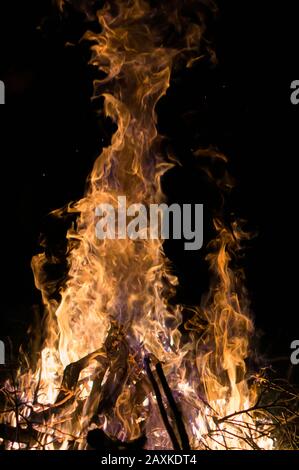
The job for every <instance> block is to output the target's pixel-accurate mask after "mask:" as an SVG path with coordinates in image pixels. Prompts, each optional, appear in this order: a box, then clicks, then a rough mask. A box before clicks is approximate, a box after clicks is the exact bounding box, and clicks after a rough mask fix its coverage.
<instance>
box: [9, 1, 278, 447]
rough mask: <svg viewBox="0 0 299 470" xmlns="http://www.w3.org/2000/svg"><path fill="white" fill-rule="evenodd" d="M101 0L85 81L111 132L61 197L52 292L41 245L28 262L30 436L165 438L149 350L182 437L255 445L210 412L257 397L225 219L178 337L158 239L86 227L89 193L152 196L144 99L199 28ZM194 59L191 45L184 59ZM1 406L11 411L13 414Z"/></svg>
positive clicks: (155, 187) (148, 106)
mask: <svg viewBox="0 0 299 470" xmlns="http://www.w3.org/2000/svg"><path fill="white" fill-rule="evenodd" d="M112 3H113V2H111V4H110V6H111V8H110V7H109V5H106V6H105V7H104V8H103V9H102V10H101V11H99V12H98V21H99V23H100V25H101V27H102V32H101V33H100V34H96V33H93V32H90V31H89V32H87V33H86V34H85V39H87V40H89V41H91V42H92V44H93V45H92V58H91V64H93V65H94V66H96V67H98V69H99V70H101V71H102V72H104V73H105V74H106V77H105V78H104V79H102V80H99V81H98V82H97V83H96V90H97V94H102V96H103V97H104V99H105V114H106V116H109V117H110V118H111V119H112V120H113V121H114V122H115V123H116V124H117V131H116V132H115V134H114V135H113V137H112V142H111V145H110V146H109V147H107V148H104V149H103V151H102V153H101V155H100V156H99V157H98V159H97V160H96V162H95V164H94V167H93V170H92V173H91V175H90V178H89V186H88V190H87V193H86V195H85V196H84V198H83V199H81V200H80V201H79V202H77V203H76V204H75V205H73V206H72V207H70V208H69V210H70V211H74V212H79V213H80V215H79V217H78V220H77V224H76V229H74V228H72V229H71V230H69V232H68V253H69V254H68V264H69V274H68V279H67V281H66V283H65V286H64V288H63V289H61V292H60V294H61V300H60V302H59V303H58V302H57V301H55V300H53V291H54V287H53V286H52V285H51V284H50V283H49V282H48V281H47V279H46V278H45V275H44V266H45V264H46V262H47V261H48V260H47V258H46V255H45V254H39V255H37V256H35V257H34V258H33V261H32V266H33V272H34V276H35V283H36V286H37V288H38V289H40V290H41V292H42V297H43V302H44V305H45V309H46V322H45V332H44V336H45V341H44V344H43V349H42V352H41V357H40V361H39V364H38V367H37V369H36V370H35V371H31V372H26V373H25V374H21V376H20V377H19V384H20V390H21V391H22V398H23V399H24V400H25V399H26V400H27V403H28V402H30V403H31V404H32V408H31V412H30V413H31V414H30V413H29V415H28V416H27V418H30V416H31V418H32V416H33V415H35V416H36V417H37V416H38V415H39V412H40V411H43V413H44V416H45V417H47V416H48V417H47V418H45V419H44V420H42V421H41V422H40V423H39V424H38V423H37V424H35V426H34V429H36V430H38V432H39V433H40V434H41V435H42V436H43V437H42V441H37V442H36V443H35V444H32V445H31V447H34V448H46V449H54V448H60V449H68V448H73V447H72V446H73V445H74V444H72V443H73V442H74V441H76V442H77V444H76V445H77V448H81V449H84V448H86V441H85V439H86V433H87V431H88V429H90V427H94V426H99V427H102V428H103V429H104V430H105V431H107V432H108V433H110V434H111V435H113V436H115V437H118V438H119V439H124V440H132V439H136V438H137V437H138V436H140V435H141V433H142V432H143V431H144V430H145V431H146V433H147V437H148V444H147V446H148V447H149V448H153V449H154V448H171V442H170V440H169V436H168V435H167V433H166V431H165V429H164V426H163V423H162V422H161V418H160V414H159V410H158V406H157V400H156V397H155V395H154V394H153V391H152V389H151V387H150V385H149V383H148V379H147V377H146V374H145V372H144V367H143V359H144V355H145V354H148V355H152V356H153V357H155V358H156V360H158V361H161V362H163V363H164V366H163V367H164V370H165V374H166V377H167V380H168V382H169V384H170V386H171V389H172V391H173V393H174V396H175V397H176V399H177V401H178V402H179V404H180V407H181V409H182V411H183V415H184V419H185V425H186V427H187V430H188V433H189V438H190V441H191V443H192V447H193V448H195V449H201V448H211V449H219V448H238V449H242V448H251V447H250V445H249V444H248V442H249V440H248V439H249V438H248V439H247V434H248V433H250V432H251V435H253V437H254V438H256V440H257V445H258V446H259V447H261V448H271V446H272V441H271V440H269V439H266V438H257V437H256V436H257V432H255V430H254V428H255V422H254V419H253V418H252V417H251V416H250V415H248V414H247V415H245V417H244V415H239V418H238V419H239V421H241V424H242V425H244V426H243V427H242V426H241V427H240V426H236V423H235V422H234V418H230V419H229V421H228V422H227V421H223V422H221V418H223V417H225V416H227V415H231V414H233V413H235V412H238V411H241V410H242V409H247V408H250V406H252V405H253V403H254V400H255V398H256V396H255V392H254V391H251V390H250V389H249V387H248V384H247V377H246V364H245V360H246V358H247V356H248V353H249V352H248V341H249V338H250V335H251V333H252V331H253V325H252V322H251V320H250V319H249V317H248V316H247V314H246V312H244V311H242V309H241V306H240V296H241V297H243V293H242V283H241V279H239V277H238V273H237V272H234V271H233V270H232V269H231V268H230V256H231V253H233V252H235V251H236V250H237V249H238V247H239V243H240V232H239V231H238V229H237V227H234V228H233V229H232V230H231V231H230V230H228V229H227V228H226V227H225V226H223V225H222V223H221V222H220V221H215V225H216V229H217V232H218V236H217V239H216V240H215V242H214V244H213V246H211V250H212V253H211V254H210V255H209V258H208V259H209V262H210V266H211V270H212V272H213V275H214V279H215V282H214V285H213V286H212V288H211V291H210V293H209V295H208V297H207V299H206V301H205V304H204V305H203V306H202V308H201V314H202V315H203V316H204V317H205V318H206V320H207V327H206V328H205V329H203V334H202V335H201V337H200V339H198V335H196V334H193V333H192V332H191V333H190V335H189V337H188V341H186V340H184V341H183V339H182V337H181V333H180V332H179V329H178V327H179V325H180V324H181V322H182V318H181V307H179V306H178V307H175V308H171V307H170V306H169V305H168V302H167V300H168V297H169V295H170V292H171V288H172V286H174V285H175V284H176V283H177V279H176V278H175V277H174V276H172V275H170V274H169V272H168V263H167V260H166V258H165V255H164V254H163V249H162V244H161V241H159V240H135V241H133V240H130V239H116V240H108V239H106V240H98V239H97V238H96V235H95V224H96V217H95V208H96V207H97V206H98V205H99V204H101V203H109V204H111V205H112V206H115V207H116V205H117V198H118V196H123V195H125V196H126V197H127V201H128V204H132V203H142V204H144V205H146V206H148V205H149V204H151V203H157V202H161V201H162V200H163V194H162V192H161V188H160V178H161V176H162V175H163V173H164V172H165V171H166V170H167V169H168V168H169V167H170V165H169V164H166V163H165V162H164V161H163V159H162V158H161V156H160V155H159V136H158V135H157V130H156V115H155V106H156V103H157V102H158V100H159V99H160V97H161V96H162V95H164V94H165V92H166V90H167V88H168V87H169V81H170V74H171V68H172V64H173V61H174V59H175V57H176V56H177V55H178V54H179V53H182V51H185V52H186V51H187V52H188V51H189V52H190V51H192V50H193V49H194V50H195V49H198V46H199V45H200V44H201V39H202V34H203V26H202V25H201V27H199V26H198V25H196V24H192V23H191V22H190V19H186V18H185V17H184V15H183V13H182V11H181V8H180V6H179V3H178V2H174V4H173V6H172V7H171V8H170V7H167V6H166V4H165V6H164V5H163V6H161V7H160V13H159V15H158V14H157V12H155V11H154V10H152V9H151V8H150V7H149V5H148V3H147V2H145V1H143V0H127V1H119V2H117V3H115V4H114V3H113V5H112ZM62 4H63V2H62V1H60V6H62ZM115 9H116V10H117V12H116V11H115ZM195 12H196V11H195ZM158 17H159V22H158V21H157V18H158ZM165 25H168V26H169V25H171V26H172V27H173V28H174V30H175V35H176V36H177V39H176V43H177V44H175V45H174V46H173V47H168V46H167V45H164V44H163V43H164V40H165V38H164V37H163V35H164V34H165V32H164V27H165ZM194 60H196V59H195V57H194V56H193V57H192V56H190V57H189V60H188V64H189V66H190V65H191V64H192V62H193V61H194ZM104 86H105V87H106V91H105V93H103V91H102V90H103V89H104ZM107 89H109V90H110V91H109V92H108V91H107ZM54 261H55V260H54ZM198 328H200V326H198ZM113 330H116V331H117V333H116V334H115V337H114V336H113V334H112V333H111V331H113ZM111 338H112V339H111ZM113 338H114V339H113ZM109 341H110V343H111V344H109V345H107V342H108V343H109ZM81 360H82V361H84V365H83V367H82V370H81V372H80V375H79V377H78V382H77V383H78V385H77V386H75V387H69V389H68V388H66V390H63V387H64V386H65V384H64V382H63V376H64V371H65V369H66V368H67V367H68V366H70V365H71V364H73V363H76V362H77V361H81ZM122 373H123V375H121V378H120V376H119V375H118V374H122ZM64 380H66V378H65V377H64ZM122 381H123V382H122ZM105 386H106V387H108V386H110V387H111V389H113V387H119V389H118V390H117V396H116V398H115V403H114V405H113V406H112V407H111V409H110V410H109V411H107V410H106V411H105V412H103V413H102V414H101V413H100V415H97V409H98V406H99V403H100V401H101V400H102V399H103V396H102V394H103V392H102V389H104V388H105ZM61 387H62V389H61ZM34 390H38V396H37V397H35V396H34V393H35V392H34ZM203 396H204V399H202V398H201V397H203ZM59 407H60V408H59ZM56 408H57V410H56ZM53 410H56V411H55V412H54V411H53ZM24 412H25V411H24ZM47 412H48V415H47ZM13 419H14V418H13V413H12V414H11V416H10V417H9V418H8V421H9V422H10V424H11V425H13V424H14V423H13ZM32 419H33V418H32ZM36 419H37V418H36ZM235 419H237V418H235ZM251 428H253V431H251V430H250V429H251ZM240 429H241V430H240ZM246 439H247V441H246Z"/></svg>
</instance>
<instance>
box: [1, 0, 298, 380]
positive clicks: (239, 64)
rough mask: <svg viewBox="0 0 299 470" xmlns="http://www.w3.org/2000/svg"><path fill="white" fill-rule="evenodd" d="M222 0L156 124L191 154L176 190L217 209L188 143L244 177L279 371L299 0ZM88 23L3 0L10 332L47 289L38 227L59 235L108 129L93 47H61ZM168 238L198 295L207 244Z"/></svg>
mask: <svg viewBox="0 0 299 470" xmlns="http://www.w3.org/2000/svg"><path fill="white" fill-rule="evenodd" d="M218 5H219V10H220V14H219V18H218V20H217V21H216V22H215V24H214V25H213V30H211V32H213V36H214V40H215V45H216V51H217V55H218V60H219V63H218V66H216V67H212V66H211V65H210V64H206V63H204V64H201V65H200V66H197V67H195V68H194V70H192V71H188V72H183V71H181V72H178V73H177V74H174V76H173V79H172V82H171V88H170V90H169V92H168V94H167V96H166V97H165V98H163V99H162V100H161V102H160V103H159V105H158V107H157V111H158V116H159V130H160V132H161V133H162V134H164V135H165V136H167V142H168V145H170V146H171V147H172V148H173V149H174V150H175V151H176V152H177V154H178V155H179V157H180V158H181V160H182V162H183V168H182V169H181V170H180V171H175V172H174V173H173V174H172V176H171V178H170V179H169V181H168V182H167V181H166V187H168V189H169V192H170V195H171V197H172V198H173V199H176V198H177V199H184V198H185V199H188V197H190V198H191V199H194V200H197V202H204V203H206V204H207V207H209V204H210V205H211V211H212V207H213V205H214V202H215V201H213V197H214V196H213V191H211V188H210V187H208V185H206V183H205V181H204V179H203V177H202V174H201V173H200V171H199V172H198V171H197V163H196V160H195V159H194V158H193V157H192V149H195V148H196V147H197V146H198V145H209V144H213V145H217V146H218V147H219V148H220V150H221V151H223V152H224V153H226V155H227V156H228V157H229V159H230V166H229V169H230V172H231V174H232V175H233V177H234V179H235V181H236V190H235V192H234V194H233V197H232V198H231V202H230V204H231V207H228V211H235V212H236V213H237V215H238V216H241V217H243V218H245V219H247V220H248V221H249V226H248V228H250V229H251V230H253V231H257V236H256V237H254V238H253V239H252V240H251V241H250V243H248V244H247V250H246V257H245V258H244V259H243V264H244V267H245V270H246V274H247V285H248V289H249V293H250V299H251V309H252V312H253V315H254V318H255V324H256V328H257V332H258V338H259V348H260V351H261V353H262V354H264V355H265V357H266V358H268V359H271V360H270V362H271V363H273V365H274V367H275V368H277V369H278V370H280V371H282V372H284V371H285V370H286V369H287V368H288V367H289V365H290V362H289V359H288V357H289V355H290V343H291V341H293V340H294V339H298V337H299V321H298V307H297V296H298V287H297V284H298V274H297V266H298V240H297V214H298V211H297V188H298V177H297V165H296V163H297V159H298V155H299V142H298V139H297V123H298V118H299V105H298V106H293V105H292V104H291V103H290V84H291V82H292V81H293V80H296V79H299V59H298V51H299V29H298V27H297V18H298V11H296V9H295V5H296V2H295V1H294V0H293V1H290V0H288V1H285V2H284V3H283V4H281V3H278V2H277V5H276V3H275V2H270V1H268V0H265V1H263V2H253V1H248V0H242V2H240V1H239V0H219V1H218ZM282 5H283V6H282ZM85 29H86V25H85V24H84V23H83V22H82V18H81V17H80V14H79V13H76V12H74V11H73V12H70V13H69V17H67V18H64V19H63V20H61V19H60V18H59V16H58V15H57V14H56V13H54V11H53V8H52V6H51V2H50V1H47V0H38V1H37V0H36V1H33V0H27V1H26V2H24V1H19V2H16V1H9V2H1V3H0V79H1V80H3V81H4V82H5V84H6V105H5V106H1V107H0V158H1V159H0V178H1V235H2V243H1V262H2V266H1V306H0V337H1V339H2V338H8V337H11V338H12V339H13V340H14V342H15V344H18V343H19V342H21V341H22V340H23V341H24V339H25V332H26V329H27V327H28V324H29V323H30V322H31V321H32V305H34V304H38V303H39V302H40V298H39V293H38V292H37V291H36V290H35V289H34V284H33V277H32V274H31V269H30V260H31V257H32V255H33V254H34V253H36V252H37V250H38V240H39V234H40V232H46V233H48V234H49V235H48V237H49V239H50V242H52V243H54V244H55V243H57V240H59V239H61V237H63V229H62V228H61V227H56V226H55V227H54V228H53V224H52V225H51V224H50V223H49V221H48V218H47V217H46V215H47V214H48V212H49V211H50V210H52V209H55V208H58V207H61V206H63V205H64V204H66V203H67V202H69V201H71V200H76V199H78V198H80V196H82V194H83V191H84V187H85V180H86V177H87V175H88V173H89V171H90V170H91V168H92V163H93V161H94V159H95V158H96V156H97V155H98V153H99V152H100V151H101V148H102V146H103V145H108V143H109V139H110V136H111V125H109V123H107V122H104V120H103V119H102V118H101V117H99V116H98V115H97V113H96V104H97V103H96V104H95V105H93V106H92V105H91V103H90V97H91V95H92V79H93V77H94V72H93V71H92V70H91V69H90V68H89V67H88V66H87V65H86V64H87V59H88V52H87V47H86V46H85V45H84V44H83V45H81V46H80V47H65V46H64V44H65V42H66V41H70V42H72V41H73V42H74V43H75V42H77V40H78V39H79V38H80V37H81V36H82V34H83V33H84V31H85ZM98 104H99V103H98ZM166 189H167V188H166ZM215 197H216V196H215ZM206 210H207V209H206ZM207 227H208V228H207V230H208V232H209V221H208V223H207ZM209 236H210V234H209V233H207V234H206V239H207V240H206V241H208V239H209ZM168 251H169V255H170V257H171V258H172V260H173V261H174V269H175V270H176V272H177V273H178V275H179V277H180V281H181V287H180V290H179V292H178V294H177V296H178V300H180V301H183V302H184V303H192V302H199V300H200V295H201V294H202V292H203V291H204V290H205V288H206V286H207V266H206V264H205V262H204V255H205V250H202V251H201V252H200V253H198V254H196V255H194V254H193V256H192V257H191V256H190V255H189V254H186V253H185V254H182V252H181V251H179V250H176V249H175V248H174V247H171V246H170V247H169V248H168ZM283 357H284V358H286V359H285V360H282V359H280V358H283ZM273 358H276V359H275V360H274V359H273ZM298 368H299V366H298Z"/></svg>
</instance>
